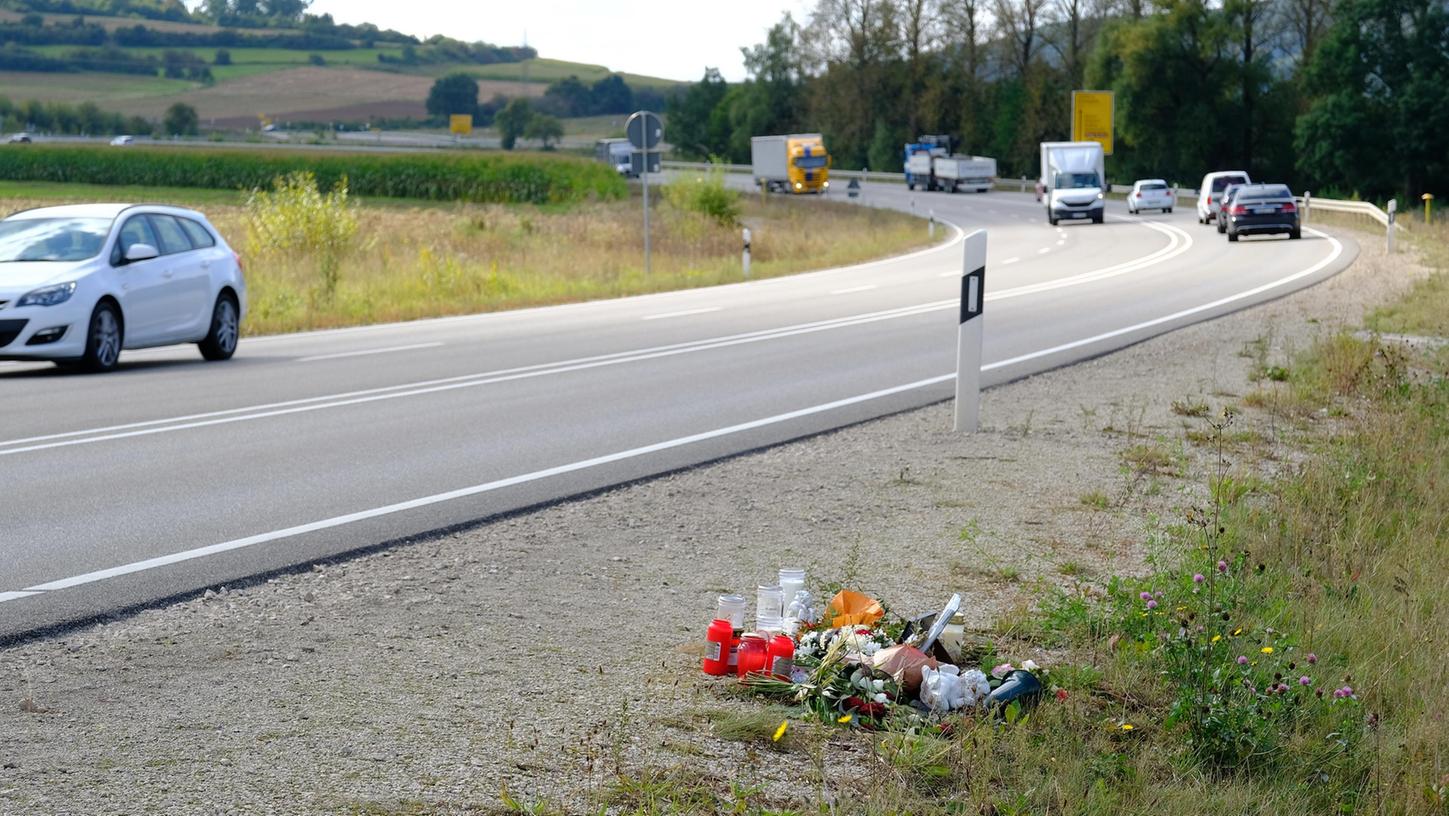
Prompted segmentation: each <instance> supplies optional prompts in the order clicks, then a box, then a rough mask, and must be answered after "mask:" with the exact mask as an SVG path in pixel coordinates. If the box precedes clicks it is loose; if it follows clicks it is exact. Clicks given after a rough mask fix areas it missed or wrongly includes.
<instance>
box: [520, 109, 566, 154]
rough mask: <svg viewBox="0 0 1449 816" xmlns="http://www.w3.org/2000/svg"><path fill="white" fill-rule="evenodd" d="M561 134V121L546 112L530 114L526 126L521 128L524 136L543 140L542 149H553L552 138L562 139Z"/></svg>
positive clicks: (562, 131) (562, 130)
mask: <svg viewBox="0 0 1449 816" xmlns="http://www.w3.org/2000/svg"><path fill="white" fill-rule="evenodd" d="M520 101H521V100H520ZM563 134H564V129H563V123H562V122H560V121H559V120H558V118H557V117H554V116H549V115H548V114H546V113H535V114H533V115H532V116H530V117H529V119H528V126H527V127H525V128H524V129H523V135H524V137H525V138H529V139H537V140H538V141H540V142H543V149H544V150H553V142H554V140H557V139H562V138H563Z"/></svg>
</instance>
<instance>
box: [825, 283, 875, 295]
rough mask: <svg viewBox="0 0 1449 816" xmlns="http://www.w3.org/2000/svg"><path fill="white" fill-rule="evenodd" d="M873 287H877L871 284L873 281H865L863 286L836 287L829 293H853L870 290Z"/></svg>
mask: <svg viewBox="0 0 1449 816" xmlns="http://www.w3.org/2000/svg"><path fill="white" fill-rule="evenodd" d="M875 288H877V287H876V285H875V284H873V283H867V284H866V285H864V286H852V287H850V288H849V289H836V290H834V291H832V292H831V293H830V294H832V295H853V294H855V293H856V292H869V291H870V290H872V289H875Z"/></svg>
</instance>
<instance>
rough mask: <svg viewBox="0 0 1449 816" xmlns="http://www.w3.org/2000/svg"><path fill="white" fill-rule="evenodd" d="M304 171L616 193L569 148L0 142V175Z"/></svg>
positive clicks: (206, 175)
mask: <svg viewBox="0 0 1449 816" xmlns="http://www.w3.org/2000/svg"><path fill="white" fill-rule="evenodd" d="M297 172H308V173H311V174H312V175H313V176H314V177H315V178H316V180H317V184H318V185H319V186H320V187H322V188H324V189H332V188H335V187H336V186H337V185H338V183H339V182H342V181H343V180H344V179H346V184H347V187H348V189H349V190H350V191H351V193H352V194H353V195H357V196H363V197H381V198H412V199H426V200H431V201H466V202H472V203H477V204H572V203H576V202H580V201H589V200H613V199H620V198H623V197H625V196H626V195H627V194H628V187H627V186H626V185H625V183H624V181H623V180H622V179H620V178H619V177H618V175H616V174H615V173H614V171H613V170H612V169H610V168H609V167H608V166H606V165H603V164H600V163H598V162H594V161H589V160H586V159H581V158H574V157H569V156H543V155H536V154H534V155H530V154H522V155H505V154H499V153H495V154H483V155H478V154H472V155H457V154H446V153H408V154H384V153H361V152H359V153H322V152H319V151H305V150H287V151H281V150H267V151H261V150H236V149H233V150H225V149H209V148H159V147H158V148H143V147H134V148H127V149H125V150H117V149H115V148H106V147H99V148H97V147H76V146H50V145H28V146H25V147H10V148H6V149H3V150H0V178H3V179H8V180H12V181H47V182H80V183H86V184H104V185H134V186H145V187H202V188H210V189H218V190H255V189H262V188H267V187H270V186H271V184H272V180H273V179H275V178H277V177H279V176H288V175H291V174H292V173H297Z"/></svg>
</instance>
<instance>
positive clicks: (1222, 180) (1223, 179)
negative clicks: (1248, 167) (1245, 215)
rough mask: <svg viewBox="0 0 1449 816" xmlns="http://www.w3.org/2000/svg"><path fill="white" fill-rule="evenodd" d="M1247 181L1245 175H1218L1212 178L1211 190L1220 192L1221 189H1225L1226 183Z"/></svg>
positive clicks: (1244, 182)
mask: <svg viewBox="0 0 1449 816" xmlns="http://www.w3.org/2000/svg"><path fill="white" fill-rule="evenodd" d="M1247 183H1248V177H1247V176H1218V177H1217V178H1215V179H1213V192H1215V193H1221V192H1222V191H1223V190H1226V189H1227V188H1228V185H1230V184H1247Z"/></svg>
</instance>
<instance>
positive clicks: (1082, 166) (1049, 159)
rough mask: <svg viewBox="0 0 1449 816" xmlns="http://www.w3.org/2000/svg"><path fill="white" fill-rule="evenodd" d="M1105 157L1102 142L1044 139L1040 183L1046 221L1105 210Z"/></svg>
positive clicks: (1098, 217)
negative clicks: (1050, 140) (1047, 140)
mask: <svg viewBox="0 0 1449 816" xmlns="http://www.w3.org/2000/svg"><path fill="white" fill-rule="evenodd" d="M1106 175H1107V173H1106V158H1105V157H1104V155H1103V153H1102V144H1101V143H1100V142H1042V143H1041V183H1042V188H1043V193H1042V196H1043V198H1044V200H1045V201H1046V213H1047V221H1048V222H1049V223H1050V224H1051V225H1052V226H1056V225H1057V222H1058V221H1061V220H1063V219H1080V218H1090V219H1092V223H1094V224H1100V223H1102V221H1103V217H1104V215H1105V213H1106V208H1107V202H1106V197H1107V196H1106V193H1107V189H1106V182H1105V181H1104V179H1105V177H1106Z"/></svg>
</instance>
